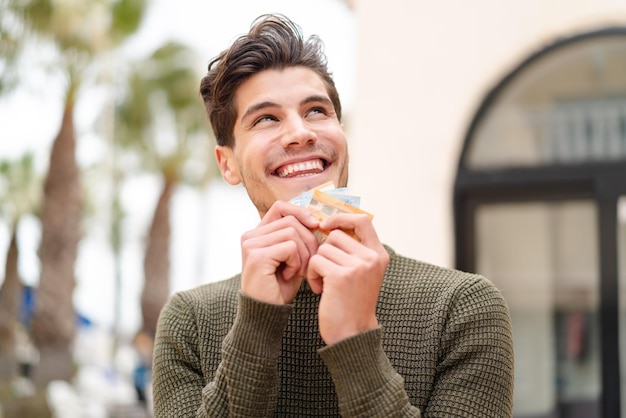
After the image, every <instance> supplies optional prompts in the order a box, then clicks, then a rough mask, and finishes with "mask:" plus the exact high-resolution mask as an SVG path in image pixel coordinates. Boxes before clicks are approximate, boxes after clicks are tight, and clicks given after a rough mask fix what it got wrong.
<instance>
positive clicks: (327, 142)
mask: <svg viewBox="0 0 626 418" xmlns="http://www.w3.org/2000/svg"><path fill="white" fill-rule="evenodd" d="M235 105H236V109H237V119H236V121H235V127H234V132H233V133H234V137H235V146H234V147H233V148H230V147H226V146H218V147H217V148H216V156H217V160H218V163H219V166H220V169H221V171H222V175H223V176H224V179H225V180H226V181H227V182H228V183H230V184H238V183H240V182H242V183H243V184H244V186H245V187H246V190H247V191H248V195H249V196H250V199H252V202H253V203H254V204H255V206H256V208H257V210H258V211H259V214H260V215H261V216H263V215H264V214H265V213H266V212H267V211H268V210H269V208H270V206H271V205H272V204H273V203H274V202H275V201H276V200H289V199H291V198H292V197H295V196H297V195H299V194H300V193H302V192H303V191H306V190H308V189H311V188H313V187H315V186H318V185H320V184H323V183H326V182H328V181H333V182H334V183H335V186H337V187H343V186H345V185H346V184H347V181H348V149H347V142H346V137H345V135H344V132H343V128H342V127H341V124H340V123H339V120H338V119H337V115H336V114H335V109H334V106H333V104H332V102H331V101H330V99H329V97H328V94H327V92H326V87H325V85H324V82H323V81H322V79H321V78H320V77H319V76H318V75H317V74H316V73H315V72H313V71H312V70H310V69H308V68H305V67H289V68H286V69H284V70H265V71H262V72H260V73H258V74H255V75H253V76H252V77H250V78H249V79H247V80H246V81H245V82H243V83H242V84H241V86H239V88H238V89H237V92H236V93H235Z"/></svg>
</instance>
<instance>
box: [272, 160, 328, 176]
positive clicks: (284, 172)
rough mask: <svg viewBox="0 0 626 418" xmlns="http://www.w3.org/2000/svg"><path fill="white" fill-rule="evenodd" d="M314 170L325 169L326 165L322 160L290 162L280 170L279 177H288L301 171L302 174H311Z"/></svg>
mask: <svg viewBox="0 0 626 418" xmlns="http://www.w3.org/2000/svg"><path fill="white" fill-rule="evenodd" d="M312 170H314V171H322V170H324V166H323V164H322V161H321V160H313V161H304V162H301V163H295V164H289V165H286V166H284V167H281V169H280V171H279V172H278V176H279V177H287V176H289V175H292V174H293V173H296V175H298V173H299V172H302V174H311V173H310V172H311V171H312Z"/></svg>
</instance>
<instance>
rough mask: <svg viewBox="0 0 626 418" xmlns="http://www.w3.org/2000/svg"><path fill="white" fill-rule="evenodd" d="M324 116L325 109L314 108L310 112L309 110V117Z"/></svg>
mask: <svg viewBox="0 0 626 418" xmlns="http://www.w3.org/2000/svg"><path fill="white" fill-rule="evenodd" d="M325 114H326V109H324V108H322V107H314V108H312V109H311V110H309V115H325Z"/></svg>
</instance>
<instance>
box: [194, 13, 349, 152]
mask: <svg viewBox="0 0 626 418" xmlns="http://www.w3.org/2000/svg"><path fill="white" fill-rule="evenodd" d="M295 66H303V67H307V68H310V69H311V70H313V71H314V72H316V73H317V74H318V75H319V76H320V77H321V79H322V80H323V82H324V84H325V85H326V90H327V93H328V96H329V98H330V100H331V102H332V103H333V105H334V107H335V112H336V114H337V117H338V118H339V120H341V102H340V101H339V94H338V93H337V89H336V87H335V82H334V81H333V79H332V75H331V73H330V72H329V71H328V67H327V58H326V55H325V53H324V44H323V43H322V41H321V39H320V38H319V37H317V36H316V35H312V36H310V37H309V38H308V39H306V40H304V38H303V36H302V30H301V29H300V27H299V26H298V25H296V24H295V23H294V22H292V21H291V20H289V19H288V18H287V17H285V16H282V15H276V14H272V15H262V16H260V17H259V18H257V19H256V20H255V21H254V22H253V24H252V26H251V28H250V31H249V32H248V34H246V35H243V36H241V37H239V38H237V39H236V40H235V42H234V43H233V44H232V45H231V46H230V48H228V49H226V50H224V51H222V53H220V54H219V55H218V56H217V57H215V58H213V60H211V62H210V63H209V67H208V73H207V74H206V75H205V76H204V78H202V81H201V82H200V94H201V95H202V99H203V100H204V106H205V107H206V110H207V114H208V115H209V120H210V121H211V126H212V127H213V133H214V134H215V137H216V138H217V143H218V145H227V146H230V147H234V146H235V139H234V137H233V129H234V126H235V120H236V118H237V110H236V107H235V103H234V97H235V92H236V91H237V88H238V87H239V86H240V85H241V83H243V82H244V81H245V80H246V79H248V78H249V77H251V76H252V75H254V74H257V73H259V72H261V71H263V70H269V69H278V70H281V69H285V68H288V67H295Z"/></svg>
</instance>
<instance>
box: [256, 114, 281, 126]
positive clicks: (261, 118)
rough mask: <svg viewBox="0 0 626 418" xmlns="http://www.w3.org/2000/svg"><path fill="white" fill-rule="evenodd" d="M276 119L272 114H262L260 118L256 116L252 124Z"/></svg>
mask: <svg viewBox="0 0 626 418" xmlns="http://www.w3.org/2000/svg"><path fill="white" fill-rule="evenodd" d="M275 120H277V119H276V117H274V116H272V115H263V116H261V117H260V118H257V119H256V120H255V121H254V125H257V124H259V123H263V122H270V121H275Z"/></svg>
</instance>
